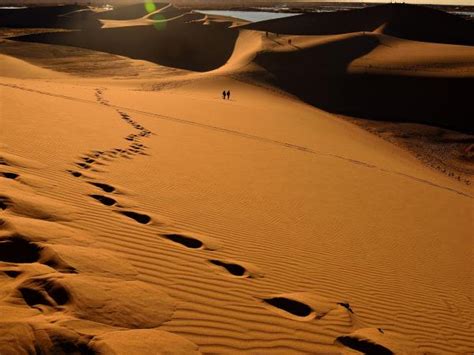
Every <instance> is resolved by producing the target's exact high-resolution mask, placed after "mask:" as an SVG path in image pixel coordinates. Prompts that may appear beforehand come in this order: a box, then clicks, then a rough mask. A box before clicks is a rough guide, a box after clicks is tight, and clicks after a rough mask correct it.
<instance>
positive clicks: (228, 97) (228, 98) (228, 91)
mask: <svg viewBox="0 0 474 355" xmlns="http://www.w3.org/2000/svg"><path fill="white" fill-rule="evenodd" d="M227 100H230V90H227Z"/></svg>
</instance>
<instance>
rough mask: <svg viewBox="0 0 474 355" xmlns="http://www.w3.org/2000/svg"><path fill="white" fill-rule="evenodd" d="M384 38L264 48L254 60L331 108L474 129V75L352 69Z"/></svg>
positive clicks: (291, 88)
mask: <svg viewBox="0 0 474 355" xmlns="http://www.w3.org/2000/svg"><path fill="white" fill-rule="evenodd" d="M379 45H380V43H379V40H378V39H377V37H376V36H373V35H363V34H360V35H355V36H352V37H346V38H344V39H337V40H334V41H331V42H328V43H324V44H321V45H316V46H313V47H309V48H304V49H300V50H297V51H291V52H262V53H259V54H258V55H257V57H256V58H255V62H256V63H257V64H259V65H260V66H262V67H263V68H265V69H266V70H267V71H268V72H270V73H271V74H273V75H274V78H275V79H274V80H275V83H274V84H275V85H276V86H279V87H281V88H282V89H284V90H286V91H288V92H290V93H292V94H294V95H296V96H298V97H299V98H301V99H302V100H304V101H306V102H308V103H310V104H311V105H314V106H316V107H319V108H322V109H324V110H326V111H329V112H333V113H340V114H349V115H355V116H358V117H361V118H368V119H376V120H391V121H399V122H417V123H425V124H430V125H436V126H440V127H446V128H450V129H454V130H458V131H463V132H468V133H472V132H474V125H473V124H472V122H471V118H470V117H471V114H470V113H471V112H472V108H471V103H470V99H469V96H470V95H471V94H470V93H469V90H466V89H465V88H467V87H470V86H472V84H473V83H474V80H473V78H472V77H435V76H420V75H419V76H408V75H401V74H397V75H390V74H387V73H380V74H379V73H373V72H371V73H368V72H367V73H351V72H349V71H348V67H349V65H350V64H351V62H352V61H353V60H355V59H357V58H360V57H362V56H363V55H365V54H368V53H369V52H371V51H372V50H373V49H375V48H376V47H377V46H379Z"/></svg>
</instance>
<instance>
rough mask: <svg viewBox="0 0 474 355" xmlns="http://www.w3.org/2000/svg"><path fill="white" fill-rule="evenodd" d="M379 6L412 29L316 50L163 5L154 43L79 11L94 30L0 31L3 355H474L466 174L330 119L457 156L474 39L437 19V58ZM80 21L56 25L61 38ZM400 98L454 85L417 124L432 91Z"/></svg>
mask: <svg viewBox="0 0 474 355" xmlns="http://www.w3.org/2000/svg"><path fill="white" fill-rule="evenodd" d="M387 9H389V10H390V9H392V10H393V11H394V13H393V14H392V16H393V18H398V17H396V14H397V11H406V12H407V13H408V14H410V13H411V12H410V11H413V14H414V15H413V16H415V15H417V11H418V8H412V7H403V6H402V7H400V8H399V7H397V6H393V7H382V8H381V9H379V10H377V11H379V12H375V15H374V11H375V10H370V11H372V12H370V11H368V12H366V13H365V14H366V15H367V16H369V15H370V16H371V18H372V17H373V18H376V19H377V18H378V19H379V20H377V21H376V20H373V22H372V24H374V26H373V28H359V27H357V21H356V20H353V21H354V23H352V27H354V28H352V27H351V28H352V29H351V30H349V29H347V28H345V29H343V30H337V29H332V30H331V31H329V30H327V29H326V32H328V33H307V32H305V31H303V30H301V29H300V30H298V26H302V25H303V24H304V21H305V20H304V18H302V19H300V20H301V21H303V22H298V21H297V20H296V19H293V20H291V19H285V20H276V21H269V22H267V23H266V24H265V23H263V24H259V25H258V26H257V25H245V26H244V27H241V26H239V25H241V23H239V21H234V20H233V19H231V18H216V17H215V16H213V17H207V16H204V15H199V16H197V15H196V14H187V13H185V12H184V11H181V12H180V10H179V9H176V8H173V7H163V8H162V9H157V11H160V12H158V13H161V14H162V16H163V17H164V18H165V19H164V20H163V19H161V20H159V21H161V22H160V25H159V26H158V25H156V23H155V22H156V21H158V20H156V19H153V18H150V17H146V16H147V15H146V13H143V10H142V9H139V8H138V7H132V8H128V10H117V12H112V13H108V14H99V15H97V14H95V13H93V12H82V14H81V15H80V16H81V19H82V20H83V21H85V22H84V23H87V24H88V25H90V24H93V23H96V22H99V23H102V24H106V26H105V27H106V28H102V29H100V28H99V27H100V25H98V26H99V27H97V28H95V29H94V28H91V26H88V28H87V29H84V30H80V31H73V32H69V31H64V30H61V31H57V30H47V29H46V30H45V29H43V30H33V28H36V27H55V26H45V23H44V21H43V22H42V23H39V24H36V23H35V22H34V21H33V20H31V18H30V20H31V21H26V20H22V21H19V25H18V26H17V27H19V28H21V27H24V26H25V25H24V24H25V23H28V24H30V26H29V27H30V29H29V30H28V31H26V30H21V29H15V30H12V29H8V30H5V31H4V32H3V33H4V34H5V35H4V37H3V38H2V39H0V41H1V47H0V52H1V53H2V54H1V55H0V68H1V71H0V105H1V106H0V114H1V116H0V120H1V121H0V139H1V145H0V353H1V354H2V355H3V354H23V353H24V354H27V353H29V354H31V353H41V354H43V353H54V354H58V353H74V352H75V353H98V354H148V353H150V354H151V353H153V354H155V353H160V354H161V353H163V354H165V353H166V354H170V353H172V354H192V353H199V352H201V353H239V352H249V353H259V354H260V353H275V354H290V353H347V354H354V353H358V352H362V353H364V352H365V353H372V354H390V353H401V354H403V353H431V352H435V353H440V352H442V353H469V352H472V351H474V339H473V333H474V332H473V327H474V324H473V319H474V314H473V309H474V307H473V274H472V269H473V248H472V246H473V239H472V230H473V197H474V191H473V189H472V185H471V184H470V181H471V178H472V175H469V174H465V175H463V177H462V179H461V178H460V179H456V178H453V177H450V176H448V175H446V174H442V173H441V172H440V171H438V170H436V169H432V168H431V167H429V166H426V165H424V164H422V163H421V162H420V161H419V160H418V159H417V158H416V157H415V156H414V155H413V154H412V153H410V152H408V151H406V150H404V149H401V148H400V147H398V146H395V145H393V144H391V143H389V142H387V141H385V140H383V139H380V138H379V137H377V136H374V135H372V134H370V133H368V132H366V131H365V130H362V129H360V128H359V127H357V126H356V125H353V124H352V123H350V122H347V121H346V120H343V119H341V118H339V117H337V116H336V115H334V114H332V113H329V112H327V111H330V112H336V113H350V114H353V115H355V116H356V114H357V113H360V112H363V113H365V114H366V115H365V116H368V117H370V118H372V119H374V118H377V115H378V114H380V113H384V112H386V113H387V115H389V116H391V117H392V118H393V119H394V120H397V119H400V120H408V121H412V122H413V121H414V122H418V123H420V122H422V123H425V124H426V123H430V124H432V125H441V126H444V127H448V128H452V129H456V130H458V131H463V132H464V133H465V134H466V135H465V136H464V137H467V138H463V139H464V140H463V141H462V142H461V143H459V144H464V145H465V146H466V147H468V146H469V139H472V136H470V135H469V133H472V115H471V116H470V117H471V120H470V121H468V120H466V119H465V116H462V115H463V114H464V113H463V111H462V108H459V107H456V105H457V104H461V105H464V106H463V107H464V108H466V107H468V105H466V103H465V102H463V101H462V100H460V99H465V98H466V95H467V94H466V92H463V91H461V89H460V88H458V87H457V86H456V85H458V84H459V83H460V82H467V83H469V84H472V79H473V76H474V70H473V68H474V47H472V43H467V42H466V43H464V42H463V38H462V36H461V35H459V33H460V32H459V31H460V30H459V29H458V28H457V27H456V26H460V27H459V28H461V29H463V30H464V29H465V28H467V27H463V26H468V25H466V24H464V23H463V24H461V25H459V24H457V22H456V21H455V20H453V19H451V18H449V19H448V20H443V18H444V17H442V16H441V15H439V14H438V13H435V15H436V16H441V17H436V18H437V19H439V18H441V20H443V21H446V22H445V24H446V26H447V25H450V26H453V27H452V33H454V34H457V35H453V37H452V38H454V40H452V41H448V40H446V36H444V37H443V36H442V35H440V37H439V39H440V40H439V41H436V38H422V37H421V35H420V34H419V33H416V31H412V32H410V26H408V25H407V24H403V23H399V22H396V21H394V20H393V21H392V22H390V21H388V20H387V17H386V15H384V16H385V17H383V16H382V15H383V14H384V13H385V12H386V11H388V10H387ZM400 9H402V10H400ZM78 10H79V9H77V8H67V9H62V10H58V9H57V8H55V9H54V11H53V10H51V11H53V12H52V14H51V13H49V15H48V16H51V18H56V17H57V16H59V15H64V12H65V11H67V14H68V15H67V16H62V17H61V21H59V22H58V23H59V24H60V25H61V27H62V28H74V26H77V20H78V16H79V15H77V14H78V13H77V11H78ZM41 11H46V10H44V9H42V10H41ZM71 11H72V12H74V13H75V14H76V15H74V14H71ZM127 11H129V12H127ZM384 11H385V12H384ZM58 13H59V15H58ZM79 13H81V12H79ZM380 13H382V15H381V14H380ZM166 14H168V15H166ZM30 15H31V14H29V13H27V14H26V15H25V16H26V17H28V16H30ZM132 15H133V16H132ZM165 15H166V16H165ZM344 16H346V15H344ZM357 16H359V15H357ZM377 16H379V17H377ZM425 16H427V17H426V18H427V19H429V16H430V14H426V15H425ZM433 16H434V15H433ZM1 18H2V17H1V16H0V19H1ZM19 18H21V16H19V17H17V19H19ZM42 18H43V19H44V18H45V17H42ZM68 18H69V19H70V21H69V22H68V21H66V20H65V19H68ZM344 20H345V21H346V22H344V23H345V26H346V25H347V26H349V25H350V24H347V21H348V20H347V19H344ZM10 21H13V20H12V18H11V17H10ZM101 21H102V22H101ZM111 21H112V22H111ZM163 21H164V22H163ZM419 21H420V22H422V21H423V19H421V18H420V19H419ZM453 21H454V22H453ZM380 22H382V23H383V24H385V25H384V26H382V25H381V24H380ZM79 23H81V22H79ZM163 23H165V26H163ZM308 23H311V21H309V22H308ZM341 23H342V21H341ZM393 23H395V24H396V26H395V25H394V24H393ZM453 23H454V24H453ZM107 24H108V25H107ZM40 25H42V26H40ZM375 25H377V26H375ZM429 25H430V21H428V20H427V21H426V26H429ZM9 26H13V25H12V23H11V22H10V23H9ZM57 26H59V25H56V27H57ZM265 26H268V28H265ZM397 26H398V27H397ZM403 26H405V27H403ZM439 26H440V27H442V26H441V25H439ZM471 26H472V24H471ZM257 27H258V28H257ZM303 27H304V26H303ZM349 27H350V26H349ZM356 27H357V28H356ZM304 28H307V27H304ZM470 28H472V27H470ZM402 29H403V31H402ZM265 30H268V31H270V32H271V33H269V35H268V36H267V35H266V33H265ZM395 30H397V31H398V32H397V33H395V32H396V31H395ZM22 31H24V32H22ZM446 31H448V29H446ZM346 32H347V33H346ZM349 32H350V33H349ZM12 33H14V34H15V35H19V34H22V33H29V34H28V35H26V36H23V37H20V38H18V37H17V38H14V39H13V38H9V39H6V38H5V37H6V36H7V34H8V36H11V34H12ZM407 33H408V34H409V35H407ZM441 33H444V32H441ZM289 40H291V42H289ZM428 40H429V41H428ZM362 72H363V73H362ZM361 73H362V74H361ZM388 73H390V74H388ZM361 75H363V77H362V79H361ZM369 79H370V80H372V79H373V80H374V82H376V83H377V85H378V87H377V89H376V90H374V88H373V86H371V85H370V84H365V85H362V81H363V80H369ZM394 81H395V82H396V83H395V84H396V85H398V86H396V87H397V88H398V89H400V88H403V89H404V90H405V89H406V90H407V91H408V92H412V91H413V90H416V89H415V88H413V87H409V86H407V85H408V83H412V84H413V85H415V86H416V85H418V83H420V85H421V87H422V88H428V87H431V86H433V87H434V88H436V89H439V88H442V87H443V85H446V83H447V82H449V83H451V84H449V85H451V86H448V87H449V90H457V91H455V92H454V91H453V92H452V94H453V95H452V96H447V97H444V106H443V107H444V110H445V111H443V112H445V113H446V112H448V113H449V112H450V111H452V112H453V115H452V116H449V117H448V116H445V115H444V114H443V115H441V116H440V115H436V114H435V113H436V112H437V111H436V110H431V111H430V110H428V109H426V108H427V107H428V103H429V102H431V104H432V105H433V106H435V107H440V102H439V100H440V96H439V95H440V94H439V93H437V92H436V90H431V91H430V90H428V91H423V92H421V93H420V94H419V105H416V102H415V104H414V103H413V102H412V101H410V100H409V96H408V95H405V93H404V92H401V93H399V96H398V97H397V102H396V103H395V104H394V103H393V102H392V104H391V106H388V105H387V104H386V102H385V101H383V100H382V99H383V95H384V93H385V94H387V95H392V94H393V95H394V94H396V93H397V92H398V91H397V90H398V89H397V90H395V89H394V88H393V87H392V86H391V85H395V84H394ZM452 83H455V84H452ZM346 84H348V86H344V85H346ZM341 85H342V86H341ZM410 85H411V84H410ZM224 89H229V90H231V97H230V100H223V99H222V98H221V92H222V90H224ZM463 90H465V88H464V89H463ZM402 91H403V90H402ZM328 93H330V95H329V94H328ZM338 93H339V94H338ZM352 95H353V96H352ZM373 95H377V96H375V97H374V96H373ZM456 95H461V96H459V97H458V96H456ZM381 98H382V99H381ZM429 98H431V99H430V100H428V99H429ZM346 99H347V100H346ZM379 100H382V101H379ZM308 102H309V103H312V104H315V105H319V107H323V108H324V109H325V110H327V111H323V110H321V109H318V108H315V107H314V106H311V105H309V104H308ZM372 104H373V106H371V105H372ZM469 104H470V101H469ZM384 110H385V111H384ZM435 111H436V112H435ZM407 112H408V113H409V115H408V116H404V114H405V113H407ZM471 113H472V111H471ZM386 117H387V116H384V115H383V116H382V117H379V118H384V119H385V118H386ZM443 119H444V120H443ZM469 137H471V138H469ZM466 154H467V153H466ZM463 164H464V165H465V166H467V167H469V166H470V167H472V164H473V162H472V155H471V156H468V155H466V159H465V161H463ZM466 171H469V169H467V170H466Z"/></svg>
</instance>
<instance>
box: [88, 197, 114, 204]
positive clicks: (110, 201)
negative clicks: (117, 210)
mask: <svg viewBox="0 0 474 355" xmlns="http://www.w3.org/2000/svg"><path fill="white" fill-rule="evenodd" d="M89 196H90V197H92V198H93V199H96V200H97V201H99V202H100V203H102V204H103V205H106V206H113V205H115V204H116V203H117V201H116V200H114V199H113V198H110V197H107V196H102V195H89Z"/></svg>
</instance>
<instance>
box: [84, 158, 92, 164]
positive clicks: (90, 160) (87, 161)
mask: <svg viewBox="0 0 474 355" xmlns="http://www.w3.org/2000/svg"><path fill="white" fill-rule="evenodd" d="M82 160H83V161H84V162H86V163H87V164H92V163H94V162H95V159H92V158H89V157H85V158H82Z"/></svg>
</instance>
